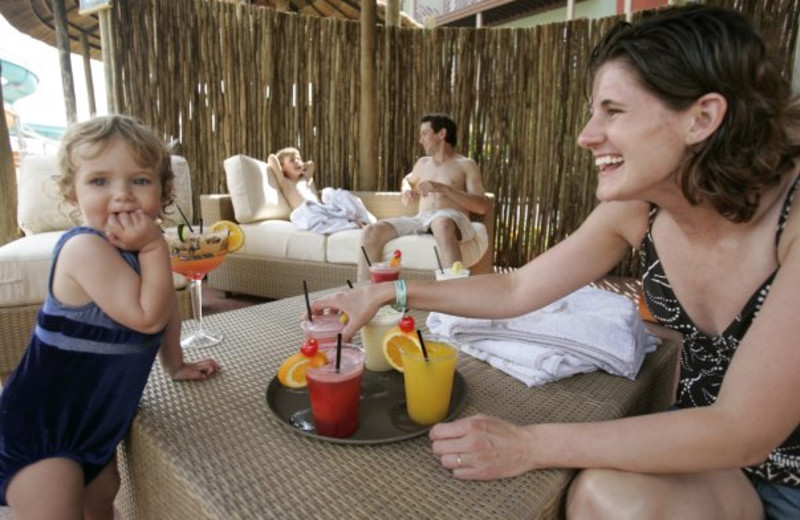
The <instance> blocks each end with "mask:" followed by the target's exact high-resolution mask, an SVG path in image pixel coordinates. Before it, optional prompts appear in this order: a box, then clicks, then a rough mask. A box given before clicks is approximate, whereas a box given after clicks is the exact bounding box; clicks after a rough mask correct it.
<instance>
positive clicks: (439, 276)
mask: <svg viewBox="0 0 800 520" xmlns="http://www.w3.org/2000/svg"><path fill="white" fill-rule="evenodd" d="M434 272H435V273H436V281H441V280H452V279H453V278H466V277H467V276H469V269H467V268H464V269H462V270H461V271H459V272H457V273H454V272H453V270H452V269H451V268H450V267H448V268H446V269H445V270H444V272H442V271H441V270H439V269H437V270H436V271H434Z"/></svg>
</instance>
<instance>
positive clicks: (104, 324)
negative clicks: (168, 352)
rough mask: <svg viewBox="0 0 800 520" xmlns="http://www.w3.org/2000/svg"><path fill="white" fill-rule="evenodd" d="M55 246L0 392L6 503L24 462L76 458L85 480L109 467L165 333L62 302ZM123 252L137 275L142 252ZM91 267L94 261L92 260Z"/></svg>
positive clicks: (0, 465)
mask: <svg viewBox="0 0 800 520" xmlns="http://www.w3.org/2000/svg"><path fill="white" fill-rule="evenodd" d="M82 233H93V234H96V235H98V236H101V237H102V236H103V235H102V233H100V232H98V231H95V230H93V229H90V228H86V227H77V228H73V229H71V230H69V231H67V232H66V233H65V234H64V236H63V237H61V239H60V240H59V241H58V244H56V247H55V250H54V252H53V261H52V263H51V266H50V274H49V277H48V283H47V298H46V299H45V302H44V304H43V305H42V308H41V309H40V310H39V314H38V316H37V320H36V327H35V329H34V331H33V334H32V336H31V341H30V344H29V345H28V348H27V350H26V351H25V354H24V355H23V357H22V360H21V361H20V364H19V366H18V367H17V369H16V370H15V371H14V373H13V374H12V375H11V377H10V378H9V380H8V382H7V384H6V386H5V387H4V388H3V391H2V393H0V504H2V505H6V487H7V486H8V483H9V482H10V480H11V478H12V477H13V476H14V475H15V474H16V473H17V472H18V471H19V470H21V469H22V468H23V467H25V466H28V465H30V464H33V463H34V462H38V461H40V460H43V459H47V458H51V457H66V458H68V459H72V460H74V461H75V462H77V463H78V464H79V465H80V466H81V467H82V468H83V473H84V481H85V483H86V484H88V483H89V482H91V481H92V480H93V479H94V478H95V477H96V476H97V475H98V474H99V473H100V471H101V470H102V469H103V468H104V467H105V466H106V465H108V463H109V462H111V460H112V459H113V457H114V456H115V454H116V448H117V445H118V444H119V442H120V441H121V440H122V438H123V436H124V435H125V433H126V432H127V431H128V428H129V427H130V424H131V421H132V420H133V417H134V415H135V414H136V410H137V406H138V404H139V399H140V398H141V396H142V392H143V390H144V386H145V384H146V383H147V378H148V375H149V374H150V369H151V368H152V365H153V361H154V360H155V356H156V353H157V352H158V348H159V346H160V344H161V337H162V335H163V332H161V333H158V334H141V333H139V332H136V331H133V330H131V329H129V328H127V327H124V326H122V325H120V324H119V323H117V322H115V321H114V320H112V319H111V318H110V317H108V315H106V314H105V313H104V312H103V311H102V310H100V308H99V307H98V306H97V305H95V304H94V303H88V304H86V305H83V306H80V307H69V306H65V305H62V304H60V303H59V302H58V301H56V299H55V298H54V297H53V292H52V283H53V272H54V270H55V265H56V262H57V261H58V255H59V253H60V252H61V248H62V247H63V246H64V244H65V243H66V242H67V241H68V240H69V239H70V238H72V237H74V236H76V235H79V234H82ZM120 255H121V256H122V258H124V259H125V261H126V262H128V264H130V266H131V267H132V268H133V269H134V270H135V271H136V272H137V273H138V272H139V261H138V257H137V255H136V253H132V252H128V251H120ZM87 269H91V266H87Z"/></svg>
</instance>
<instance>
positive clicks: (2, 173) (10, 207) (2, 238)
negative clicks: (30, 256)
mask: <svg viewBox="0 0 800 520" xmlns="http://www.w3.org/2000/svg"><path fill="white" fill-rule="evenodd" d="M2 72H3V65H2V63H0V74H2ZM2 98H3V83H2V82H0V99H2ZM0 112H2V114H0V115H2V117H0V193H3V205H2V208H0V244H5V243H8V242H11V241H12V240H14V239H15V238H17V174H16V171H15V169H14V158H13V156H12V154H11V139H10V137H9V135H8V125H7V124H6V109H5V106H2V105H0Z"/></svg>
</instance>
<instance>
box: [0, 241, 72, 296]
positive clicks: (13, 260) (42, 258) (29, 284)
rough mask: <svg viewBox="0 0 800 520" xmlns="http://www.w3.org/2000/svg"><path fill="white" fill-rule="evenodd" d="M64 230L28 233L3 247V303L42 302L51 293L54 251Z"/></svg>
mask: <svg viewBox="0 0 800 520" xmlns="http://www.w3.org/2000/svg"><path fill="white" fill-rule="evenodd" d="M63 234H64V232H63V231H50V232H45V233H37V234H35V235H31V236H26V237H23V238H20V239H18V240H14V241H13V242H9V243H8V244H5V245H4V246H3V247H0V305H1V306H3V307H14V306H16V305H33V304H40V303H42V302H43V301H44V297H45V296H46V294H47V275H48V271H49V269H50V255H51V253H52V252H53V248H54V247H55V245H56V242H58V239H59V238H60V237H61V235H63Z"/></svg>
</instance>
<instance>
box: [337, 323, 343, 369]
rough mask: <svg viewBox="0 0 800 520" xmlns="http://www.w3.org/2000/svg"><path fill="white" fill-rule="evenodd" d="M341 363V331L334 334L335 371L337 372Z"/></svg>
mask: <svg viewBox="0 0 800 520" xmlns="http://www.w3.org/2000/svg"><path fill="white" fill-rule="evenodd" d="M341 365H342V333H341V332H340V333H339V334H337V335H336V372H337V373H338V372H339V367H340V366H341Z"/></svg>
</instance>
